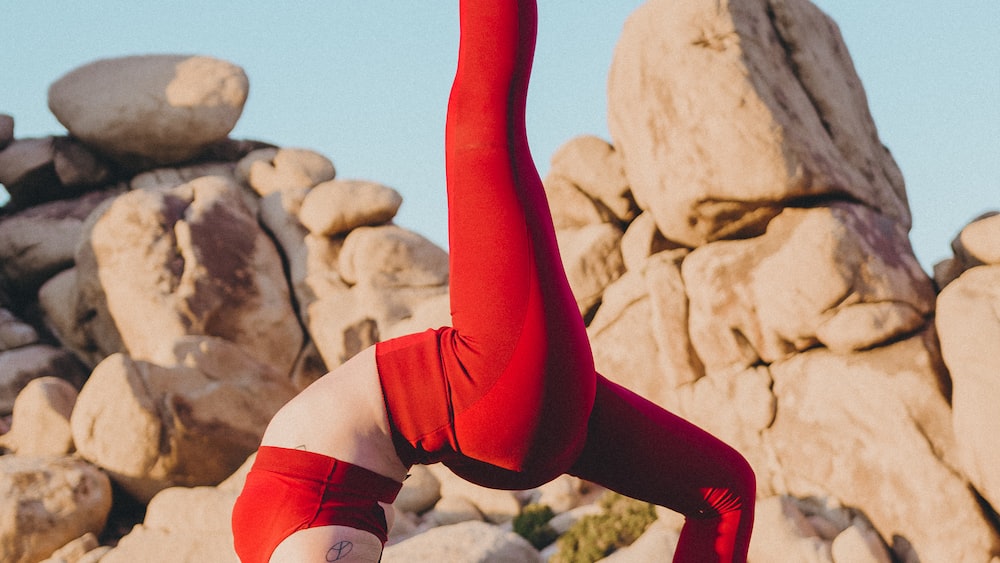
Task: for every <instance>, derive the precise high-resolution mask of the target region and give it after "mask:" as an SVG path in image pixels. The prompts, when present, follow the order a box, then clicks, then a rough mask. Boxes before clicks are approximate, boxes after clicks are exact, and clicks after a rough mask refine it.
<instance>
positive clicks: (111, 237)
mask: <svg viewBox="0 0 1000 563" xmlns="http://www.w3.org/2000/svg"><path fill="white" fill-rule="evenodd" d="M126 85H127V87H126ZM609 86H610V87H609V108H610V112H609V113H610V126H611V127H610V129H611V131H612V137H613V142H608V141H606V140H604V139H599V138H596V137H593V136H583V137H579V138H576V139H572V140H570V141H569V142H567V143H566V144H565V145H564V146H563V147H562V148H561V149H560V150H559V151H558V152H557V153H556V154H555V155H554V156H553V157H552V167H551V171H550V173H549V174H548V176H547V177H546V178H545V182H544V183H545V188H546V191H547V195H548V198H549V201H550V204H551V206H552V208H553V218H554V220H555V223H556V229H557V236H558V238H559V244H560V248H561V251H562V253H563V261H564V266H565V269H566V272H567V274H568V276H569V278H570V285H571V287H572V288H573V291H574V293H575V294H576V297H577V301H578V305H579V310H580V313H581V315H582V316H583V317H584V319H585V320H586V322H587V324H588V331H589V333H590V336H591V340H592V342H593V350H594V354H595V361H596V364H597V367H598V370H599V371H601V373H602V374H604V375H606V376H608V377H609V378H612V379H614V380H616V381H618V382H620V383H623V384H625V385H627V386H629V387H631V388H633V389H635V390H636V391H638V392H640V393H642V394H644V395H646V396H647V397H649V398H650V399H651V400H653V401H655V402H657V403H659V404H660V405H662V406H664V407H665V408H668V409H670V410H672V411H674V412H677V413H678V414H680V415H682V416H685V417H686V418H689V419H691V420H692V421H694V422H696V423H697V424H699V425H701V426H703V427H705V428H707V429H708V430H710V431H712V432H713V433H715V434H716V435H718V436H720V437H721V438H723V439H724V440H726V441H727V442H729V443H730V444H733V445H734V446H735V447H736V448H737V449H739V450H740V451H741V452H742V453H743V454H744V455H745V456H746V457H747V458H748V459H749V460H750V462H751V464H752V465H753V467H754V469H755V471H756V473H757V478H758V498H759V503H758V511H757V518H756V525H755V531H754V540H753V543H752V545H751V561H755V562H764V561H779V560H784V561H791V560H794V561H818V562H826V563H846V562H887V561H945V560H948V561H991V559H992V562H993V563H1000V559H998V556H1000V532H998V530H997V524H996V523H997V521H1000V518H998V517H997V510H996V509H997V508H998V507H1000V459H997V455H998V454H997V452H1000V443H998V442H997V436H1000V427H998V426H997V423H998V420H1000V419H998V417H997V416H996V404H997V403H998V401H1000V380H998V379H997V377H996V374H997V373H1000V366H998V365H997V363H996V362H997V360H996V358H995V357H994V356H995V354H991V351H992V350H995V349H996V348H997V343H998V342H1000V322H998V321H997V315H996V314H995V312H996V311H997V310H998V309H1000V294H998V292H997V288H998V287H1000V277H998V276H1000V250H998V248H997V241H1000V215H998V214H995V213H994V214H987V215H984V216H983V217H981V218H979V219H977V220H975V221H974V222H972V223H971V224H969V225H968V226H967V227H965V228H964V229H963V230H962V232H961V234H960V235H959V237H958V238H956V240H955V242H954V243H953V248H954V249H955V256H954V258H952V259H950V260H947V261H945V262H943V263H942V264H940V265H938V267H937V268H935V276H934V280H932V279H931V278H930V277H929V276H928V275H927V274H926V273H924V272H923V271H922V270H921V268H920V267H919V266H918V265H917V262H916V260H915V258H914V256H913V252H912V250H911V249H910V246H909V241H908V239H907V232H908V230H909V226H910V218H909V211H908V209H907V204H906V200H905V190H904V187H903V181H902V176H901V174H900V172H899V170H898V168H897V167H896V165H895V162H894V161H893V159H892V157H891V155H890V154H889V153H888V151H887V150H886V149H885V148H884V147H883V146H882V144H881V142H880V141H879V139H878V136H877V132H876V130H875V126H874V123H873V122H872V119H871V116H870V115H869V112H868V108H867V104H866V102H865V99H864V92H863V88H862V86H861V84H860V81H859V80H858V77H857V76H856V74H855V73H854V71H853V66H852V64H851V61H850V59H849V56H848V54H847V49H846V46H845V45H844V44H843V40H842V38H841V37H840V35H839V32H838V31H837V27H836V24H835V23H834V22H832V21H831V20H830V19H829V18H828V17H827V16H826V15H824V14H823V13H822V12H820V11H819V10H818V9H816V8H815V7H814V6H813V5H811V4H809V3H808V2H807V1H806V0H795V1H786V2H766V1H764V0H760V1H757V0H754V1H751V2H744V3H739V5H736V4H733V5H730V6H728V7H727V8H725V9H719V8H718V3H717V2H713V1H709V0H698V1H695V2H679V1H677V0H651V1H650V2H648V3H647V4H646V5H645V6H643V7H642V8H640V9H639V10H638V11H637V12H636V14H635V15H634V16H633V17H632V18H630V20H629V22H628V23H627V25H626V27H625V30H624V34H623V37H622V39H621V41H620V43H619V45H618V49H617V52H616V56H615V60H614V63H613V67H612V69H611V73H610V85H609ZM247 88H248V82H247V79H246V76H245V75H244V73H243V72H242V70H240V69H239V68H238V67H236V66H235V65H233V64H231V63H228V62H224V61H218V60H215V59H211V58H207V57H179V56H150V57H127V58H124V59H113V60H107V61H98V62H96V63H93V64H91V65H87V66H85V67H81V68H80V69H77V70H74V71H73V72H71V73H69V74H68V75H66V76H65V77H63V78H62V79H60V80H59V81H57V82H56V83H55V84H54V85H53V86H52V89H51V91H50V100H49V103H50V107H51V109H52V111H53V113H55V114H56V115H57V116H58V118H59V119H60V121H61V122H62V123H63V124H64V125H65V126H66V127H67V129H68V131H69V135H67V136H63V137H49V138H45V139H19V138H16V136H15V135H14V122H13V119H12V118H10V117H8V116H0V183H2V184H3V186H5V188H6V189H7V190H8V192H9V193H10V196H11V199H10V201H9V203H8V204H7V205H6V207H4V208H3V210H2V213H0V416H2V418H0V420H2V421H3V423H2V424H0V447H2V448H4V451H5V455H2V456H0V559H2V560H4V561H19V562H20V561H25V562H27V561H32V562H34V561H40V560H43V559H45V558H47V557H49V558H50V559H49V561H53V562H54V561H66V562H84V561H90V562H93V561H98V560H100V561H102V562H104V563H108V562H111V563H114V562H118V561H122V562H124V561H140V560H141V561H151V562H157V561H163V562H167V561H172V562H173V561H235V554H234V553H233V550H232V537H231V533H230V528H229V514H230V511H231V508H232V505H233V502H234V500H235V497H236V495H237V493H238V491H239V490H240V488H241V487H242V482H243V479H244V477H245V474H246V471H247V468H248V467H249V463H251V462H252V459H253V458H252V453H253V451H254V450H255V448H256V445H257V443H258V441H259V439H260V435H261V432H262V431H263V428H264V426H265V425H266V423H267V421H268V420H269V418H270V417H271V415H272V414H273V413H274V412H275V410H276V409H277V408H278V407H279V406H280V405H281V404H282V403H283V402H284V401H286V400H287V399H288V398H290V397H291V396H293V395H294V394H295V393H296V392H297V391H298V390H300V389H302V388H303V387H304V386H306V385H308V384H309V383H310V382H312V381H314V380H315V379H316V378H317V377H319V376H320V375H322V374H323V373H325V371H326V370H327V369H328V368H332V367H334V366H336V365H339V364H340V363H342V362H343V361H345V360H346V359H347V358H350V357H351V356H353V355H354V354H355V353H357V352H358V351H360V350H362V349H364V348H365V347H367V346H369V345H371V344H373V343H375V342H377V341H379V340H382V339H385V338H389V337H392V336H396V335H400V334H404V333H408V332H413V331H417V330H421V329H424V328H426V327H432V326H441V325H444V324H447V323H448V322H449V311H448V264H447V255H446V253H445V252H444V251H443V250H442V249H440V248H438V247H436V246H434V245H433V244H431V243H430V242H429V241H427V240H426V239H425V238H423V237H422V236H420V235H419V234H417V233H414V232H412V231H409V230H407V229H404V228H402V227H400V226H398V225H395V224H394V223H393V217H394V215H395V213H396V211H397V210H398V208H399V206H400V204H401V202H402V199H401V197H400V195H399V194H398V193H397V192H396V191H395V190H393V189H391V188H389V187H387V186H384V185H381V184H379V183H377V182H373V181H368V180H356V179H341V178H338V177H337V172H336V169H335V167H334V165H333V163H332V162H331V161H330V159H329V158H327V157H326V156H324V155H321V154H318V153H316V152H314V151H311V150H306V149H299V148H289V147H275V146H269V145H265V144H263V143H258V142H252V141H238V140H233V139H230V138H229V137H228V135H229V133H230V131H231V130H232V127H233V126H234V124H235V123H236V120H237V119H238V118H239V116H240V113H241V111H242V107H243V103H244V101H245V99H246V94H247ZM650 447H651V448H653V447H658V445H657V444H650ZM600 493H601V491H600V490H599V489H598V488H596V487H595V486H593V485H592V484H589V483H584V482H581V481H579V480H577V479H573V478H571V477H563V478H560V479H557V480H556V481H554V482H552V483H550V484H548V485H546V486H544V487H541V488H539V489H536V490H532V491H514V492H511V491H490V490H485V489H481V488H479V487H476V486H473V485H470V484H468V483H465V482H462V481H461V480H459V479H457V478H456V477H455V476H454V475H452V474H451V473H450V472H449V471H448V470H447V469H445V468H444V467H442V466H431V467H428V468H422V467H417V468H414V469H413V476H412V477H411V478H410V479H408V480H407V481H406V483H405V484H404V487H403V490H402V492H401V494H400V496H399V499H398V500H397V502H396V506H395V508H396V512H397V517H396V524H395V526H394V528H393V530H392V532H391V537H390V544H389V546H388V547H387V549H386V550H385V554H384V560H385V561H404V560H405V561H417V562H420V561H442V560H448V561H510V560H517V561H541V560H546V559H548V558H549V557H555V558H556V560H559V559H558V558H559V557H561V556H563V555H565V554H563V553H561V550H562V549H564V548H563V547H561V546H563V545H565V544H562V543H560V542H556V543H552V544H550V545H548V546H544V545H534V546H533V545H531V544H529V543H527V542H526V540H525V539H523V538H522V537H520V536H518V535H516V534H514V533H512V531H511V530H512V529H513V528H514V526H513V525H512V521H513V520H514V519H515V518H516V517H518V516H519V515H521V514H522V513H524V512H526V511H525V508H526V507H527V506H528V505H539V504H541V505H545V506H548V507H549V508H550V509H551V510H552V511H553V512H554V513H555V517H554V518H553V519H552V520H551V522H550V526H551V528H552V529H553V530H554V531H555V533H556V534H557V535H559V534H563V533H567V530H570V529H571V528H572V527H573V525H574V522H577V521H581V520H583V519H586V518H588V517H590V516H593V515H594V513H595V512H596V511H597V510H598V509H597V508H596V505H595V503H594V499H595V498H596V497H598V496H600ZM57 514H58V516H57ZM657 514H658V516H659V519H658V520H657V522H656V523H655V524H653V525H652V526H650V527H649V529H648V531H647V532H646V533H645V534H643V535H642V537H640V538H639V540H638V541H637V542H636V543H635V544H634V545H632V546H631V547H628V548H625V549H622V550H620V551H618V552H617V553H615V554H613V555H611V556H610V557H609V558H608V560H609V561H615V560H618V561H659V560H667V559H669V557H670V554H671V553H672V551H673V546H674V545H675V544H676V541H677V536H678V530H679V528H680V525H681V522H680V520H679V519H678V518H677V517H676V515H674V514H673V513H671V512H670V511H668V510H666V509H662V510H659V511H658V512H657ZM143 515H144V517H143ZM140 520H141V522H140ZM53 522H57V523H58V524H59V525H53V524H52V523H53ZM133 525H135V526H134V528H133ZM572 533H573V532H569V535H571V534H572ZM122 536H124V537H122ZM567 537H568V536H567ZM102 544H103V545H102ZM112 545H113V546H114V547H112ZM567 549H568V548H567ZM567 557H569V556H567Z"/></svg>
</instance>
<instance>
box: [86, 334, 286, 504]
mask: <svg viewBox="0 0 1000 563" xmlns="http://www.w3.org/2000/svg"><path fill="white" fill-rule="evenodd" d="M173 354H174V359H173V361H171V362H169V363H168V364H167V365H157V364H153V363H149V362H144V361H139V360H136V359H133V358H130V357H129V356H127V355H124V354H114V355H112V356H109V357H108V358H107V359H105V360H104V361H103V362H101V363H100V364H99V365H98V366H97V367H96V368H95V369H94V371H93V373H92V374H91V376H90V379H89V380H88V381H87V383H86V385H84V387H83V389H82V390H81V392H80V396H79V398H78V399H77V403H76V408H75V409H74V410H73V415H72V417H71V419H70V424H71V428H72V432H73V439H74V441H75V443H76V447H77V450H78V451H79V452H80V455H82V456H83V457H84V458H86V459H88V460H91V461H92V462H93V463H95V464H96V465H98V466H100V467H102V468H103V469H105V470H106V471H107V472H108V473H109V475H111V477H112V478H113V479H114V480H115V481H116V482H117V483H118V484H119V485H121V486H122V488H124V489H125V490H126V491H127V492H129V493H130V494H132V495H133V496H135V497H136V498H138V499H140V500H143V501H148V500H149V499H150V498H152V497H153V495H155V494H156V493H157V492H159V491H161V490H163V489H166V488H168V487H171V486H175V485H180V486H202V485H214V484H217V483H219V482H220V481H222V480H223V479H224V478H226V477H227V476H229V475H230V474H232V473H233V471H234V470H235V469H236V468H237V467H239V466H240V464H242V463H243V462H244V460H246V458H247V456H248V455H249V454H250V453H251V452H253V451H254V450H256V449H257V446H258V444H259V443H260V438H261V436H262V435H263V432H264V428H265V427H266V425H267V423H268V421H269V420H270V419H271V417H272V416H273V415H274V413H275V412H277V410H278V409H279V408H280V407H281V406H282V405H283V404H284V403H285V402H286V401H288V400H289V399H290V398H291V397H292V396H293V395H294V394H295V389H294V388H293V387H292V385H291V383H290V382H289V381H288V380H287V376H286V375H285V374H279V373H276V372H275V371H274V369H273V368H272V367H270V366H268V365H267V364H264V363H262V362H259V361H257V360H255V359H254V358H253V357H252V356H250V355H248V354H247V353H246V352H245V351H244V350H243V349H242V348H240V347H238V346H236V345H234V344H232V343H230V342H227V341H225V340H221V339H218V338H211V337H189V338H186V339H180V340H178V341H177V342H176V344H175V348H174V351H173Z"/></svg>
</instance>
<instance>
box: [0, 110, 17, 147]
mask: <svg viewBox="0 0 1000 563" xmlns="http://www.w3.org/2000/svg"><path fill="white" fill-rule="evenodd" d="M13 140H14V118H13V117H11V116H9V115H7V114H5V113H0V151H2V150H4V149H5V148H7V145H9V144H10V143H11V142H12V141H13Z"/></svg>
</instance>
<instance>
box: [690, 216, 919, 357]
mask: <svg viewBox="0 0 1000 563" xmlns="http://www.w3.org/2000/svg"><path fill="white" fill-rule="evenodd" d="M682 273H683V277H684V285H685V287H686V288H687V294H688V297H689V299H690V334H691V342H692V344H693V346H694V348H695V350H697V352H698V356H699V357H700V358H701V360H702V361H703V362H704V363H705V365H706V367H707V368H708V369H709V370H712V369H724V368H727V367H748V366H751V365H753V364H755V363H758V362H761V361H763V362H765V363H770V362H774V361H777V360H780V359H783V358H787V357H790V356H791V355H793V354H795V353H797V352H801V351H804V350H807V349H810V348H813V347H816V346H818V345H825V346H826V347H828V348H830V349H832V350H835V351H837V352H841V353H848V352H851V351H855V350H864V349H868V348H871V347H873V346H876V345H879V344H883V343H886V342H890V341H893V340H896V339H899V338H900V337H903V336H906V335H908V334H912V333H914V332H915V331H917V330H919V329H920V328H921V327H922V326H923V325H924V324H926V321H925V320H924V318H925V317H926V316H928V315H930V313H931V311H933V309H934V289H933V286H932V284H931V281H930V279H929V278H928V277H927V275H926V274H925V273H924V272H923V270H922V269H921V268H920V265H919V264H918V263H917V260H916V258H915V257H914V256H913V252H912V250H911V248H910V245H909V241H908V240H907V239H906V236H905V233H904V232H903V231H902V230H901V229H900V228H899V227H898V226H897V225H895V224H894V223H892V222H891V221H890V220H888V219H887V218H886V217H885V216H883V215H880V214H877V213H874V212H872V211H871V210H870V209H868V208H866V207H862V206H859V205H850V204H835V205H832V206H830V207H821V208H814V209H791V208H789V209H786V210H784V211H782V212H781V213H780V214H779V215H778V216H776V217H775V218H774V220H772V221H771V225H770V226H769V227H768V230H767V233H766V234H764V235H762V236H759V237H755V238H751V239H746V240H739V241H720V242H718V243H713V244H709V245H706V246H703V247H701V248H698V249H696V250H695V251H694V252H692V253H691V254H690V255H689V256H688V257H687V258H686V259H685V260H684V263H683V266H682Z"/></svg>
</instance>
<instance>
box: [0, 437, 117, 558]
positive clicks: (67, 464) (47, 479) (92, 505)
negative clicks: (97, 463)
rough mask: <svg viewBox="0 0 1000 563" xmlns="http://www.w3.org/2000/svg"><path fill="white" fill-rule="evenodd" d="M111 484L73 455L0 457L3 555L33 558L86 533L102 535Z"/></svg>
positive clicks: (44, 555)
mask: <svg viewBox="0 0 1000 563" xmlns="http://www.w3.org/2000/svg"><path fill="white" fill-rule="evenodd" d="M110 510H111V483H110V482H109V481H108V478H107V476H105V475H104V474H103V473H101V472H100V471H99V470H98V469H97V468H95V467H94V466H92V465H90V464H89V463H87V462H85V461H83V460H80V459H76V458H70V457H57V458H51V457H48V458H26V457H21V456H12V455H5V456H0V560H2V561H5V562H9V563H34V562H36V561H41V560H42V559H45V558H46V557H48V556H49V555H51V554H52V553H53V552H55V551H56V550H57V549H59V548H60V547H62V546H64V545H66V544H67V543H69V542H70V541H72V540H74V539H76V538H79V537H80V536H82V535H84V534H86V533H88V532H89V533H94V534H99V533H100V532H101V530H102V529H103V528H104V524H105V522H106V521H107V518H108V513H109V512H110Z"/></svg>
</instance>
